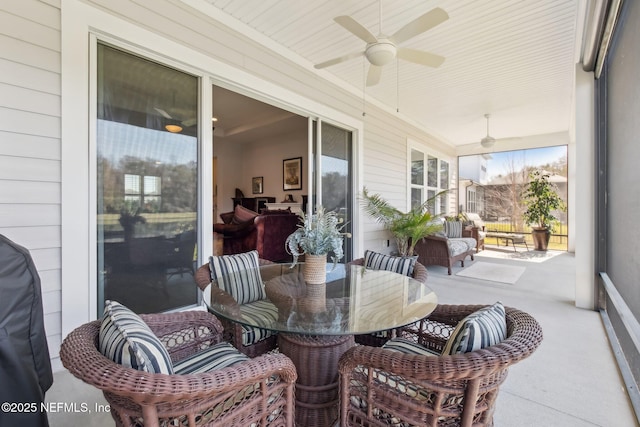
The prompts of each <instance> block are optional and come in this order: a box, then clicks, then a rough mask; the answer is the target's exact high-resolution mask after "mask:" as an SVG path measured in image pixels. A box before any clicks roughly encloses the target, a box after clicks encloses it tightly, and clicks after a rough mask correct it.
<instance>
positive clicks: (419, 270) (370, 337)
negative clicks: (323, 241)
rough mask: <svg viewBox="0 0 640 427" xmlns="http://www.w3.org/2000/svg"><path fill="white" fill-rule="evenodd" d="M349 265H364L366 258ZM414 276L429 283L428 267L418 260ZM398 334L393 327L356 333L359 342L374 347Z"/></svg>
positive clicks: (355, 260)
mask: <svg viewBox="0 0 640 427" xmlns="http://www.w3.org/2000/svg"><path fill="white" fill-rule="evenodd" d="M349 265H364V258H357V259H354V260H353V261H351V262H349V263H347V266H349ZM412 277H413V278H414V279H415V280H417V281H419V282H422V283H427V268H426V267H425V266H424V265H422V264H420V263H419V262H416V265H415V267H414V268H413V275H412ZM395 336H396V330H395V329H392V330H389V331H382V332H377V333H374V334H363V335H356V336H355V340H356V342H357V343H358V344H362V345H370V346H372V347H381V346H382V345H383V344H384V343H385V342H387V340H389V338H393V337H395Z"/></svg>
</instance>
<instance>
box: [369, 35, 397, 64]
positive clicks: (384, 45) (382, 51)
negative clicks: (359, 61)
mask: <svg viewBox="0 0 640 427" xmlns="http://www.w3.org/2000/svg"><path fill="white" fill-rule="evenodd" d="M396 52H397V49H396V45H395V44H393V42H391V41H390V40H388V39H379V40H378V42H377V43H371V44H369V45H367V49H366V50H365V56H366V57H367V59H368V60H369V62H370V63H372V64H373V65H377V66H379V67H381V66H383V65H387V64H388V63H390V62H391V61H393V60H394V59H395V57H396Z"/></svg>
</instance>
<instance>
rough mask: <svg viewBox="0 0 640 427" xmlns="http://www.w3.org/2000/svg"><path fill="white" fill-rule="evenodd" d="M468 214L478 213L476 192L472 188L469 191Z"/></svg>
mask: <svg viewBox="0 0 640 427" xmlns="http://www.w3.org/2000/svg"><path fill="white" fill-rule="evenodd" d="M466 211H467V212H474V213H475V212H478V205H477V204H476V190H475V189H473V188H470V189H468V190H467V209H466Z"/></svg>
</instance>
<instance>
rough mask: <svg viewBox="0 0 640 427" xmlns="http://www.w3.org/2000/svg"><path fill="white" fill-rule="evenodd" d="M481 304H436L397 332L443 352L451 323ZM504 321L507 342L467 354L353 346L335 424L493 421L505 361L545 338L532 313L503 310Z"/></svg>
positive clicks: (437, 426)
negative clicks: (421, 353)
mask: <svg viewBox="0 0 640 427" xmlns="http://www.w3.org/2000/svg"><path fill="white" fill-rule="evenodd" d="M482 307H484V306H459V305H440V306H438V307H437V308H436V310H435V311H434V312H433V313H432V314H431V315H430V316H429V317H428V318H426V319H423V320H421V321H420V322H419V323H418V324H414V325H411V326H410V327H407V328H403V329H402V330H401V331H400V334H401V336H403V337H404V338H407V339H410V340H414V341H416V342H418V343H420V344H421V345H423V346H425V347H427V348H429V349H431V350H435V351H437V352H440V351H442V349H443V348H444V345H445V343H446V341H447V338H448V337H449V335H450V334H451V332H452V331H453V329H454V328H455V325H456V324H457V323H458V322H459V321H461V320H462V319H463V318H464V317H466V316H467V315H469V314H471V313H473V312H474V311H476V310H478V309H480V308H482ZM506 320H507V338H506V339H505V340H504V341H502V342H501V343H500V344H497V345H494V346H491V347H488V348H486V349H482V350H476V351H472V352H469V353H464V354H456V355H452V356H419V355H408V354H404V353H401V352H397V351H391V350H387V349H383V348H375V347H370V346H356V347H354V348H352V349H350V350H349V351H347V352H346V353H345V354H344V355H343V356H342V358H341V359H340V364H339V371H340V409H341V412H340V416H341V422H340V425H341V426H342V427H346V426H377V425H398V426H409V425H411V426H425V427H445V426H446V427H452V426H462V427H471V426H473V427H481V426H492V425H493V413H494V409H495V402H496V397H497V396H498V389H499V387H500V385H501V384H502V383H503V382H504V380H505V378H506V376H507V370H508V368H509V366H511V365H513V364H514V363H516V362H519V361H520V360H522V359H524V358H526V357H528V356H530V355H531V354H532V353H533V352H534V351H535V349H536V348H537V347H538V346H539V345H540V342H541V341H542V329H541V328H540V325H539V324H538V322H537V321H536V320H535V319H534V318H533V317H531V316H530V315H529V314H527V313H524V312H522V311H519V310H516V309H514V308H507V309H506Z"/></svg>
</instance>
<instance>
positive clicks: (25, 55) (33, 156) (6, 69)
mask: <svg viewBox="0 0 640 427" xmlns="http://www.w3.org/2000/svg"><path fill="white" fill-rule="evenodd" d="M60 34H61V33H60V1H59V0H48V1H38V0H21V1H3V2H0V45H2V49H1V50H0V234H3V235H5V236H7V237H8V238H9V239H11V240H13V241H14V242H16V243H17V244H19V245H21V246H24V247H25V248H27V249H28V250H29V252H30V253H31V256H32V258H33V261H34V263H35V265H36V268H37V269H38V274H39V275H40V279H41V283H42V302H43V308H44V313H45V317H44V321H45V330H46V333H47V340H48V344H49V352H50V353H51V356H52V359H54V360H55V359H56V358H57V356H58V352H59V346H60V341H61V314H60V312H61V303H60V302H61V290H62V287H61V280H60V277H61V275H60V268H61V261H60V254H61V243H60V242H61V229H60V226H61V217H60V210H61V206H60V200H61V194H60V114H61V112H60V97H61V89H60V87H61V85H60V73H61V67H60V46H61V37H60ZM54 363H55V364H57V365H59V363H58V362H54Z"/></svg>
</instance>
